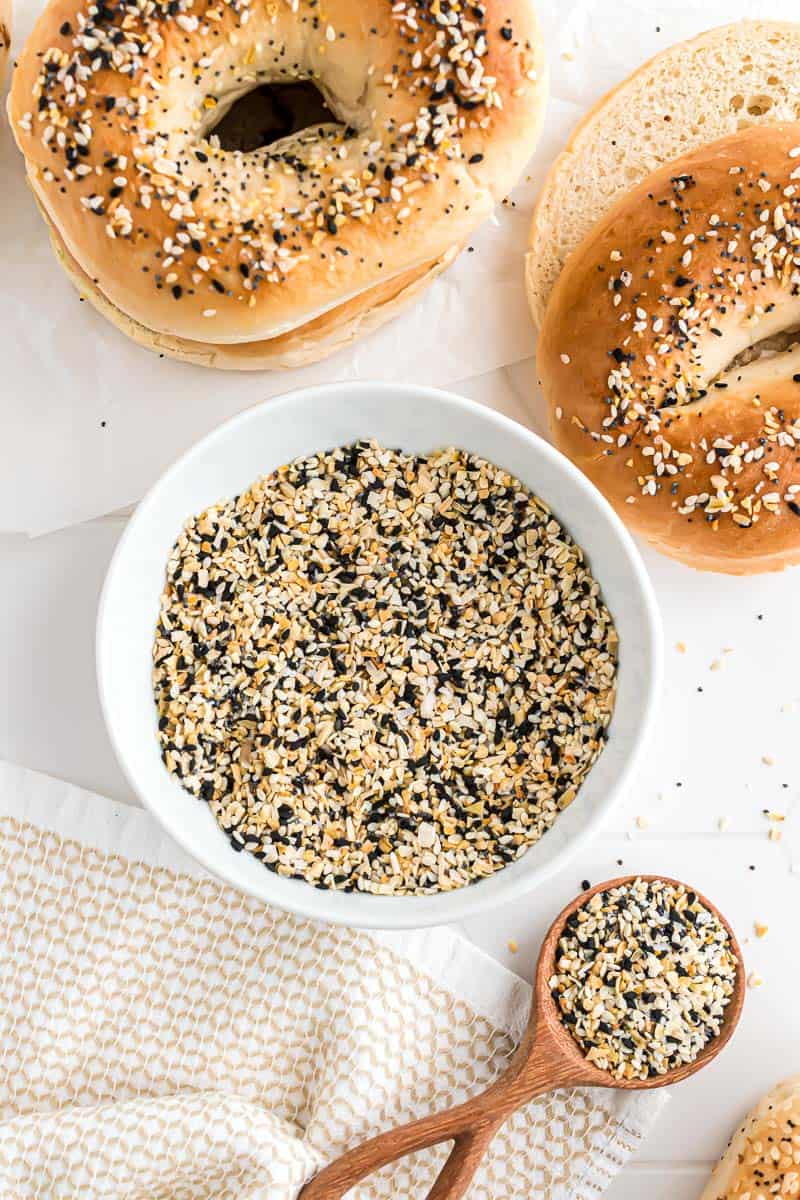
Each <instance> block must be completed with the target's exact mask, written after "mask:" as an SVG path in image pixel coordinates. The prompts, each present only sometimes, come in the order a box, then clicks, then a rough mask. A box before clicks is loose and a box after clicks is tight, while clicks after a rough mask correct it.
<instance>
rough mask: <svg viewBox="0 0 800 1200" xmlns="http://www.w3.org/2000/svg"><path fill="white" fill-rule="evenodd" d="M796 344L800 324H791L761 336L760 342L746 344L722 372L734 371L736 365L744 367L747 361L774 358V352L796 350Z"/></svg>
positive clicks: (799, 343)
mask: <svg viewBox="0 0 800 1200" xmlns="http://www.w3.org/2000/svg"><path fill="white" fill-rule="evenodd" d="M798 346H800V325H792V326H790V327H789V328H788V329H781V330H780V331H779V332H778V333H773V334H770V336H769V337H765V338H762V339H761V341H760V342H753V345H752V346H748V347H747V349H746V350H742V352H741V353H740V354H737V355H736V357H735V358H732V359H731V361H730V362H729V363H728V365H727V367H726V368H725V372H724V373H727V372H728V371H735V370H736V368H737V367H746V366H747V364H748V363H751V362H756V360H757V359H759V358H774V357H775V355H776V354H786V353H788V351H789V350H796V349H797V347H798Z"/></svg>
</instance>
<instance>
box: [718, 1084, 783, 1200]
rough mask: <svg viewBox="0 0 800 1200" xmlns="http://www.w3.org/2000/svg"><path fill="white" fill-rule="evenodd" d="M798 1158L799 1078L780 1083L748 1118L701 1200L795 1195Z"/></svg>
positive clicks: (734, 1137) (741, 1126)
mask: <svg viewBox="0 0 800 1200" xmlns="http://www.w3.org/2000/svg"><path fill="white" fill-rule="evenodd" d="M798 1154H800V1075H796V1076H794V1078H792V1079H787V1080H785V1081H784V1082H783V1083H780V1084H778V1086H777V1087H775V1088H773V1089H772V1091H770V1092H768V1093H767V1095H766V1096H764V1097H763V1099H761V1100H760V1101H759V1102H758V1104H757V1105H756V1107H755V1108H754V1109H753V1110H752V1112H750V1113H749V1114H748V1116H747V1117H746V1118H745V1120H744V1121H743V1122H742V1124H741V1125H740V1126H739V1128H738V1129H737V1131H736V1133H735V1134H734V1135H733V1137H732V1138H731V1140H730V1142H729V1143H728V1147H727V1149H726V1151H725V1153H724V1154H723V1156H722V1158H721V1159H720V1161H719V1163H718V1164H717V1166H716V1167H715V1168H714V1171H713V1173H712V1175H711V1178H710V1179H709V1181H708V1183H707V1184H706V1187H705V1189H704V1191H703V1194H702V1196H701V1197H700V1200H736V1198H737V1197H738V1198H739V1200H742V1198H743V1197H744V1196H747V1195H750V1196H752V1197H754V1198H755V1197H756V1196H767V1195H770V1196H772V1195H775V1196H779V1195H780V1196H792V1195H797V1194H798V1187H800V1166H798V1162H797V1156H798ZM776 1155H777V1161H776V1157H775V1156H776ZM787 1184H788V1189H787ZM795 1184H796V1185H797V1186H795ZM776 1189H777V1190H776Z"/></svg>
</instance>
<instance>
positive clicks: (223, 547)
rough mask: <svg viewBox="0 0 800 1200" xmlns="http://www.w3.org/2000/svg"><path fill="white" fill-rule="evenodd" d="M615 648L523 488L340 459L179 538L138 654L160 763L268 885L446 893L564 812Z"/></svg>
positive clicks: (367, 455)
mask: <svg viewBox="0 0 800 1200" xmlns="http://www.w3.org/2000/svg"><path fill="white" fill-rule="evenodd" d="M616 654H617V636H616V631H615V629H614V625H613V621H612V619H611V616H610V614H609V612H608V610H607V608H606V606H605V604H604V603H603V600H602V597H601V594H600V589H599V585H598V584H597V582H596V580H595V579H594V578H593V576H592V574H591V571H590V569H589V566H588V564H587V563H586V561H585V559H584V556H583V553H582V551H581V550H580V548H579V547H578V546H576V545H575V543H574V542H573V541H572V539H571V538H570V536H569V535H568V534H567V533H566V532H565V530H564V529H563V527H562V526H561V525H560V524H559V522H558V521H557V520H556V519H555V518H554V517H553V516H552V514H551V513H550V511H549V510H548V508H547V507H546V506H545V505H544V504H543V503H542V501H541V500H539V499H538V498H537V497H536V496H535V495H533V494H532V493H531V492H530V491H529V490H528V489H527V488H525V487H524V486H523V485H522V484H521V483H520V482H519V481H518V480H516V479H514V478H513V477H512V476H511V475H509V474H508V473H507V472H506V471H503V470H502V469H501V468H499V467H496V466H493V465H492V464H491V463H489V462H487V461H486V460H484V459H482V458H479V457H477V456H476V455H473V454H467V453H466V452H464V451H461V450H455V449H447V450H441V451H437V452H435V453H432V454H428V455H414V454H406V453H403V452H401V451H397V450H387V449H383V448H382V447H381V446H379V445H377V444H376V443H374V442H358V443H356V444H354V445H352V446H346V447H342V448H339V449H336V450H332V451H329V452H326V453H320V454H314V455H310V456H309V457H307V458H302V459H298V460H296V461H295V462H293V463H290V464H289V465H288V466H284V467H281V468H279V469H278V470H277V471H275V472H274V473H273V474H271V475H269V476H267V477H265V478H263V479H261V480H259V481H258V482H256V483H255V484H253V486H252V487H250V488H248V490H247V491H245V492H243V493H242V494H241V495H239V496H237V497H235V498H234V499H233V500H229V501H224V502H220V503H219V504H216V505H214V506H213V507H211V508H209V509H207V510H206V511H205V512H203V513H201V514H200V515H199V516H196V517H194V518H192V519H191V520H189V522H188V523H187V525H186V527H185V529H184V530H183V532H182V533H181V535H180V537H179V538H178V541H177V542H176V544H175V546H174V548H173V550H172V553H171V554H170V558H169V562H168V566H167V581H166V586H165V589H164V592H163V595H162V599H161V610H160V617H159V622H158V628H157V631H156V638H155V645H154V691H155V699H156V704H157V709H158V736H159V739H160V742H161V749H162V756H163V758H164V761H165V763H166V765H167V768H168V769H169V770H170V771H171V772H172V773H173V774H174V775H175V776H176V777H177V778H178V779H179V780H180V782H181V783H182V784H183V786H184V787H185V788H186V789H187V790H188V791H189V792H191V793H192V794H193V795H195V796H198V797H199V798H201V799H203V800H205V801H207V803H208V804H209V805H210V807H211V810H212V812H213V814H214V816H215V817H216V819H217V821H218V822H219V824H220V825H221V827H222V829H223V830H224V832H225V833H226V835H227V836H228V838H229V839H230V841H231V844H232V845H233V847H234V849H237V850H242V849H243V850H248V851H250V852H251V853H253V854H255V855H256V856H257V857H258V858H260V859H261V860H262V861H263V862H264V863H265V864H266V866H268V867H269V868H271V869H272V870H274V871H277V872H278V873H279V874H281V875H285V876H290V877H296V878H302V879H305V880H307V881H308V882H309V883H312V884H314V885H315V886H317V887H324V888H335V889H341V890H353V889H358V890H360V891H365V892H372V893H376V894H395V895H397V894H425V893H432V892H437V891H441V890H450V889H453V888H457V887H461V886H463V885H464V884H468V883H470V882H472V881H474V880H476V879H480V878H482V877H483V876H486V875H490V874H492V873H493V872H495V871H497V870H499V869H501V868H502V867H504V866H506V865H507V864H508V863H510V862H513V861H514V860H515V859H517V858H519V856H520V855H521V854H523V853H524V852H525V850H526V849H527V848H528V847H529V846H530V845H532V844H533V843H534V842H536V841H537V840H538V839H539V838H540V837H541V836H542V835H543V834H544V833H545V832H546V831H547V830H548V829H549V828H550V826H551V825H552V824H553V822H554V821H555V819H556V818H557V816H558V814H559V813H560V812H561V811H562V810H563V809H564V808H566V807H567V805H569V804H570V803H571V801H572V800H573V799H574V797H575V795H576V792H577V790H578V788H579V787H580V785H581V783H582V781H583V779H584V778H585V776H586V774H587V772H588V771H589V769H590V768H591V766H592V764H593V763H594V761H595V759H596V758H597V756H598V754H599V753H600V751H601V749H602V746H603V744H604V738H605V735H606V728H607V726H608V723H609V720H610V718H611V713H612V710H613V705H614V689H615V679H616V668H617V660H616Z"/></svg>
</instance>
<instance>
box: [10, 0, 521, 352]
mask: <svg viewBox="0 0 800 1200" xmlns="http://www.w3.org/2000/svg"><path fill="white" fill-rule="evenodd" d="M298 80H313V81H314V83H315V84H316V86H317V88H318V89H319V91H320V92H321V93H322V96H323V97H324V100H325V102H326V104H327V106H328V108H329V109H330V111H331V112H332V113H333V114H334V117H335V121H330V122H328V123H321V122H320V123H318V124H315V125H313V126H311V127H310V128H307V129H304V130H301V131H299V132H297V133H292V134H290V135H289V136H286V137H282V138H281V139H280V140H279V141H276V142H274V143H272V144H270V145H268V146H265V147H261V148H259V149H257V150H252V151H247V152H245V151H241V150H225V149H223V148H222V146H221V144H220V141H219V139H218V138H217V137H216V135H215V134H214V133H213V130H214V128H215V127H216V125H217V124H218V122H219V120H220V118H221V117H222V116H223V115H224V114H225V112H226V111H227V110H228V109H229V108H230V106H231V105H232V104H233V103H234V101H235V100H236V99H238V98H239V97H241V96H242V95H244V94H245V93H247V92H249V91H252V90H253V89H255V88H256V87H258V86H260V85H263V84H265V83H280V84H282V85H285V84H286V83H290V82H293V81H298ZM543 98H544V64H543V58H542V47H541V40H540V36H539V33H538V29H537V25H536V20H535V15H534V12H533V9H532V6H531V3H530V0H485V2H484V3H482V4H474V5H461V4H458V3H456V2H455V0H418V2H417V3H415V4H412V3H405V2H403V0H400V2H398V3H395V4H392V3H390V0H325V3H324V4H322V3H319V2H318V0H266V2H263V3H259V4H255V3H253V4H252V5H250V4H249V2H248V0H90V2H88V3H87V0H51V3H50V4H49V5H48V7H47V9H46V10H45V12H44V13H43V15H42V17H41V18H40V19H39V21H38V23H37V25H36V27H35V29H34V32H33V34H32V35H31V38H30V40H29V41H28V43H27V45H26V47H25V49H24V51H23V54H22V56H21V59H20V61H19V64H18V67H17V69H16V71H15V75H14V81H13V87H12V93H11V97H10V102H9V103H10V117H11V121H12V125H13V128H14V130H15V134H16V137H17V141H18V144H19V146H20V149H21V150H22V152H23V154H24V156H25V159H26V164H27V172H28V178H29V181H30V184H31V187H32V188H33V191H34V193H35V195H36V198H37V200H38V202H39V204H40V206H41V208H42V209H43V211H44V213H45V216H46V219H47V221H48V223H49V225H50V228H51V234H52V236H53V239H54V242H55V244H56V246H57V248H58V251H59V257H60V258H61V260H62V262H63V263H64V265H65V266H66V267H67V269H68V271H69V273H70V275H71V277H72V278H73V279H75V280H76V281H78V282H79V286H81V290H82V291H83V292H84V293H85V294H86V295H87V296H88V298H89V299H91V300H94V302H95V303H96V304H97V305H98V307H100V308H101V310H102V311H104V312H105V313H106V315H108V316H110V317H111V318H112V319H114V320H116V321H117V323H118V324H120V325H121V326H122V327H123V328H125V329H126V332H129V333H131V334H132V335H133V336H137V337H138V340H140V341H145V342H148V340H150V341H151V344H152V345H154V346H158V348H159V349H161V350H166V351H167V352H168V353H176V354H178V355H179V356H181V357H194V358H195V359H196V361H206V360H208V361H216V362H217V364H218V365H225V366H245V367H260V366H266V365H283V362H284V361H285V355H283V353H282V351H281V350H280V348H278V347H276V346H275V344H274V343H276V342H280V340H281V339H286V338H289V341H290V345H291V346H292V347H294V350H295V351H296V354H295V359H293V360H292V361H295V360H296V361H310V360H312V359H314V358H318V357H321V356H322V355H323V354H325V353H327V352H329V351H330V349H333V348H335V347H336V345H338V344H341V342H342V341H343V340H347V338H348V337H349V336H351V335H352V334H353V332H354V331H357V329H358V328H359V327H361V326H362V325H364V324H366V326H368V327H374V325H375V324H377V323H380V320H381V319H385V317H386V316H388V315H391V314H392V313H393V312H394V311H395V310H396V308H397V307H398V306H399V304H400V303H401V302H403V300H404V299H407V298H409V297H410V296H412V295H414V294H415V293H416V292H417V291H418V290H419V287H420V285H421V284H422V283H424V282H425V281H427V279H428V278H431V277H432V276H433V275H434V274H435V273H436V271H437V270H439V269H441V267H442V266H443V265H445V264H446V262H447V261H449V259H450V258H452V257H453V255H454V254H455V252H456V251H457V248H458V247H459V246H461V245H462V244H463V242H464V241H465V239H466V238H467V237H468V235H469V233H470V232H471V231H472V230H473V229H474V228H475V227H476V225H478V224H479V223H480V222H481V221H482V220H483V219H484V218H485V217H486V216H487V215H489V213H490V212H491V211H492V208H493V207H494V205H495V203H496V202H497V201H498V200H500V199H502V197H503V196H504V195H505V194H506V192H507V191H508V189H509V188H510V187H511V186H512V184H513V183H514V181H515V179H516V178H517V176H518V174H519V172H520V171H521V169H522V167H523V166H524V164H525V162H526V160H527V158H528V157H529V155H530V153H531V150H532V148H533V146H534V143H535V139H536V135H537V133H538V129H539V125H540V121H541V115H542V106H543V104H542V102H543ZM81 281H82V282H81ZM320 329H321V330H322V332H321V333H320V332H319V330H320ZM226 347H230V350H226V349H225V348H226ZM238 347H242V353H237V349H236V348H238ZM297 347H300V349H299V350H298V349H297ZM276 349H277V353H276ZM195 350H196V351H197V353H196V354H194V351H195ZM206 351H208V352H209V357H208V359H206V357H205V352H206Z"/></svg>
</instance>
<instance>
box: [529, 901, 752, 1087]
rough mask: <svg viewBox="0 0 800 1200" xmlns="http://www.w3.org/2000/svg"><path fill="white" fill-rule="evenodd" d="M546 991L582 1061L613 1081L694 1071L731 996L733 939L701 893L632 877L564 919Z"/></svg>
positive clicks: (734, 962)
mask: <svg viewBox="0 0 800 1200" xmlns="http://www.w3.org/2000/svg"><path fill="white" fill-rule="evenodd" d="M555 968H556V971H555V974H554V975H553V976H552V978H551V979H550V990H551V992H552V994H553V997H554V998H555V1001H556V1005H557V1007H558V1010H559V1015H560V1017H561V1020H562V1021H563V1022H564V1024H565V1025H566V1027H567V1029H568V1030H569V1031H570V1033H571V1034H572V1036H573V1037H574V1038H575V1040H576V1041H577V1042H578V1044H579V1046H580V1047H581V1049H582V1050H583V1051H584V1053H585V1055H586V1058H587V1059H588V1060H589V1061H590V1062H592V1063H594V1065H595V1066H596V1067H599V1068H600V1069H601V1070H604V1071H609V1072H610V1073H611V1074H612V1075H614V1076H615V1077H616V1078H617V1079H650V1078H653V1077H654V1076H656V1075H665V1074H666V1073H667V1072H668V1071H671V1070H673V1069H674V1068H676V1067H679V1066H681V1065H682V1064H683V1063H691V1062H694V1060H695V1059H696V1058H697V1056H698V1054H700V1052H701V1050H702V1049H703V1048H704V1047H705V1046H706V1044H707V1043H708V1042H709V1041H711V1039H712V1038H714V1037H716V1036H717V1035H718V1034H719V1032H720V1030H721V1028H722V1023H723V1019H724V1014H725V1009H726V1008H727V1006H728V1004H729V1003H730V1001H731V999H732V998H733V995H734V990H735V986H736V979H737V970H738V960H737V957H736V953H735V951H734V948H733V946H732V945H731V939H730V935H729V933H728V931H727V929H726V928H725V926H724V925H723V924H722V922H721V921H720V920H719V918H718V917H717V916H716V914H715V913H713V912H711V911H710V909H708V908H707V907H706V906H705V905H704V904H703V903H702V902H701V901H700V900H699V899H698V897H697V895H696V893H695V892H692V891H690V890H688V889H687V888H685V887H683V886H682V885H675V884H672V883H669V882H668V881H666V880H661V879H658V880H650V881H648V880H643V879H636V880H634V881H633V882H630V883H624V884H620V885H619V886H617V887H614V888H611V889H609V890H608V891H601V892H596V893H595V894H594V895H593V896H592V897H591V898H590V899H589V900H588V901H587V902H586V904H585V905H583V906H582V907H581V908H579V909H577V910H576V911H575V912H574V913H572V914H571V915H570V916H569V917H568V918H567V920H566V923H565V926H564V931H563V934H562V936H561V938H560V940H559V943H558V950H557V954H556V960H555Z"/></svg>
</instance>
